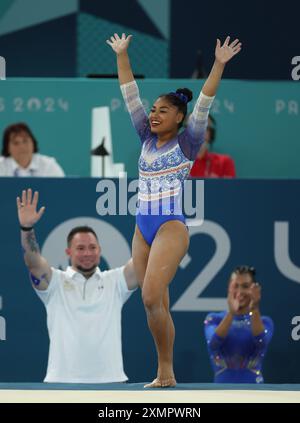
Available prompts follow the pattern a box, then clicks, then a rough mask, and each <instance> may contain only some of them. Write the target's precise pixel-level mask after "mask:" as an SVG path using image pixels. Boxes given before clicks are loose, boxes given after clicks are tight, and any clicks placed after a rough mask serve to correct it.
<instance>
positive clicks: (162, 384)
mask: <svg viewBox="0 0 300 423" xmlns="http://www.w3.org/2000/svg"><path fill="white" fill-rule="evenodd" d="M175 386H176V380H175V378H174V377H171V378H169V379H160V378H158V377H157V378H156V379H154V381H153V382H151V383H147V385H145V386H144V388H175Z"/></svg>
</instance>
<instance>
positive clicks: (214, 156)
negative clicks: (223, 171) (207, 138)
mask: <svg viewBox="0 0 300 423" xmlns="http://www.w3.org/2000/svg"><path fill="white" fill-rule="evenodd" d="M208 154H209V157H210V158H211V159H215V160H222V161H233V158H232V157H231V156H230V155H229V154H222V153H215V152H213V151H210V152H209V153H208Z"/></svg>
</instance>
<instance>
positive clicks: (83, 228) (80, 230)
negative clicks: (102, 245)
mask: <svg viewBox="0 0 300 423" xmlns="http://www.w3.org/2000/svg"><path fill="white" fill-rule="evenodd" d="M78 233H85V234H88V233H91V234H93V235H94V236H95V238H96V240H97V242H98V243H99V240H98V237H97V235H96V232H95V231H94V229H93V228H91V227H90V226H76V227H75V228H73V229H72V230H71V231H70V233H69V235H68V236H67V243H68V247H70V245H71V242H72V239H73V238H74V236H75V235H76V234H78Z"/></svg>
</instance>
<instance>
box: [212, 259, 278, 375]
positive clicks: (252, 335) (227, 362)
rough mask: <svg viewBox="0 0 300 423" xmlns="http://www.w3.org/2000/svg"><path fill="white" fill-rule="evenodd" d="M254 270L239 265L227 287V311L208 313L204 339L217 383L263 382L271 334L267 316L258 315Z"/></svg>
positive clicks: (271, 328) (259, 290)
mask: <svg viewBox="0 0 300 423" xmlns="http://www.w3.org/2000/svg"><path fill="white" fill-rule="evenodd" d="M260 298H261V288H260V285H259V284H258V283H257V282H255V269H254V268H253V267H249V266H239V267H237V268H236V269H235V270H234V271H233V272H232V274H231V278H230V280H229V285H228V298H227V300H228V307H229V310H228V312H227V311H224V312H221V313H209V314H208V316H207V317H206V319H205V322H204V327H205V337H206V341H207V347H208V352H209V357H210V361H211V365H212V368H213V371H214V382H216V383H263V382H264V379H263V375H262V362H263V359H264V357H265V355H266V352H267V348H268V345H269V342H270V341H271V339H272V335H273V322H272V319H271V318H270V317H267V316H261V315H260V311H259V302H260Z"/></svg>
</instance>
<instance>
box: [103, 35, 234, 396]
mask: <svg viewBox="0 0 300 423" xmlns="http://www.w3.org/2000/svg"><path fill="white" fill-rule="evenodd" d="M131 37H132V36H131V35H129V36H128V37H126V35H125V34H122V36H121V37H119V36H118V34H114V36H112V37H111V38H110V40H107V43H108V44H109V45H110V46H111V47H112V49H113V50H114V51H115V53H116V55H117V65H118V76H119V82H120V85H121V90H122V94H123V96H124V100H125V102H126V105H127V108H128V111H129V113H130V116H131V119H132V122H133V125H134V127H135V128H136V130H137V133H138V135H139V138H140V140H141V143H142V151H141V157H140V160H139V194H138V209H137V215H136V223H137V225H136V229H135V233H134V237H133V242H132V257H133V262H134V266H135V272H136V274H137V277H138V279H139V281H140V286H141V288H142V298H143V302H144V306H145V310H146V315H147V320H148V325H149V328H150V331H151V333H152V335H153V338H154V342H155V346H156V351H157V356H158V370H157V377H156V378H155V379H154V381H153V382H152V383H150V384H148V385H146V387H147V388H148V387H149V388H156V387H158V388H160V387H173V386H175V385H176V380H175V375H174V371H173V344H174V337H175V329H174V324H173V321H172V318H171V315H170V311H169V284H170V282H171V281H172V279H173V277H174V275H175V273H176V271H177V268H178V266H179V263H180V262H181V260H182V258H183V257H184V255H185V254H186V252H187V249H188V246H189V235H188V231H187V227H186V225H185V220H184V216H183V214H182V211H181V204H180V199H181V194H182V189H183V182H184V180H185V179H186V178H187V177H188V175H189V172H190V168H191V164H192V161H193V160H194V159H195V158H196V155H197V153H198V150H199V148H200V146H201V144H202V143H203V141H204V134H205V129H206V126H207V117H208V113H209V108H210V106H211V104H212V102H213V99H214V96H215V94H216V91H217V88H218V85H219V82H220V80H221V77H222V73H223V70H224V67H225V64H226V63H227V62H228V61H229V60H230V59H231V58H232V57H233V56H235V55H236V54H237V53H238V52H239V51H240V50H241V43H240V42H239V40H234V41H233V42H230V37H227V38H226V40H225V42H224V44H223V45H221V42H220V40H217V44H216V49H215V62H214V65H213V68H212V70H211V72H210V74H209V76H208V78H207V80H206V82H205V84H204V86H203V88H202V91H201V93H200V95H199V98H198V100H197V102H196V105H195V107H194V111H193V113H192V115H191V117H190V119H189V122H188V125H187V128H186V129H185V130H184V131H183V132H181V133H180V128H181V126H182V123H183V121H184V118H185V116H186V114H187V103H188V102H189V101H190V100H191V99H192V92H191V91H190V90H188V89H186V88H183V89H179V90H177V91H176V92H171V93H167V94H162V95H160V96H159V97H158V99H157V100H156V101H155V103H154V104H153V106H152V108H151V111H150V114H149V115H148V114H147V113H146V112H145V110H144V107H143V105H142V102H141V100H140V96H139V91H138V87H137V84H136V82H135V80H134V77H133V73H132V70H131V66H130V62H129V57H128V53H127V49H128V46H129V43H130V40H131ZM152 54H153V55H155V52H152Z"/></svg>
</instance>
